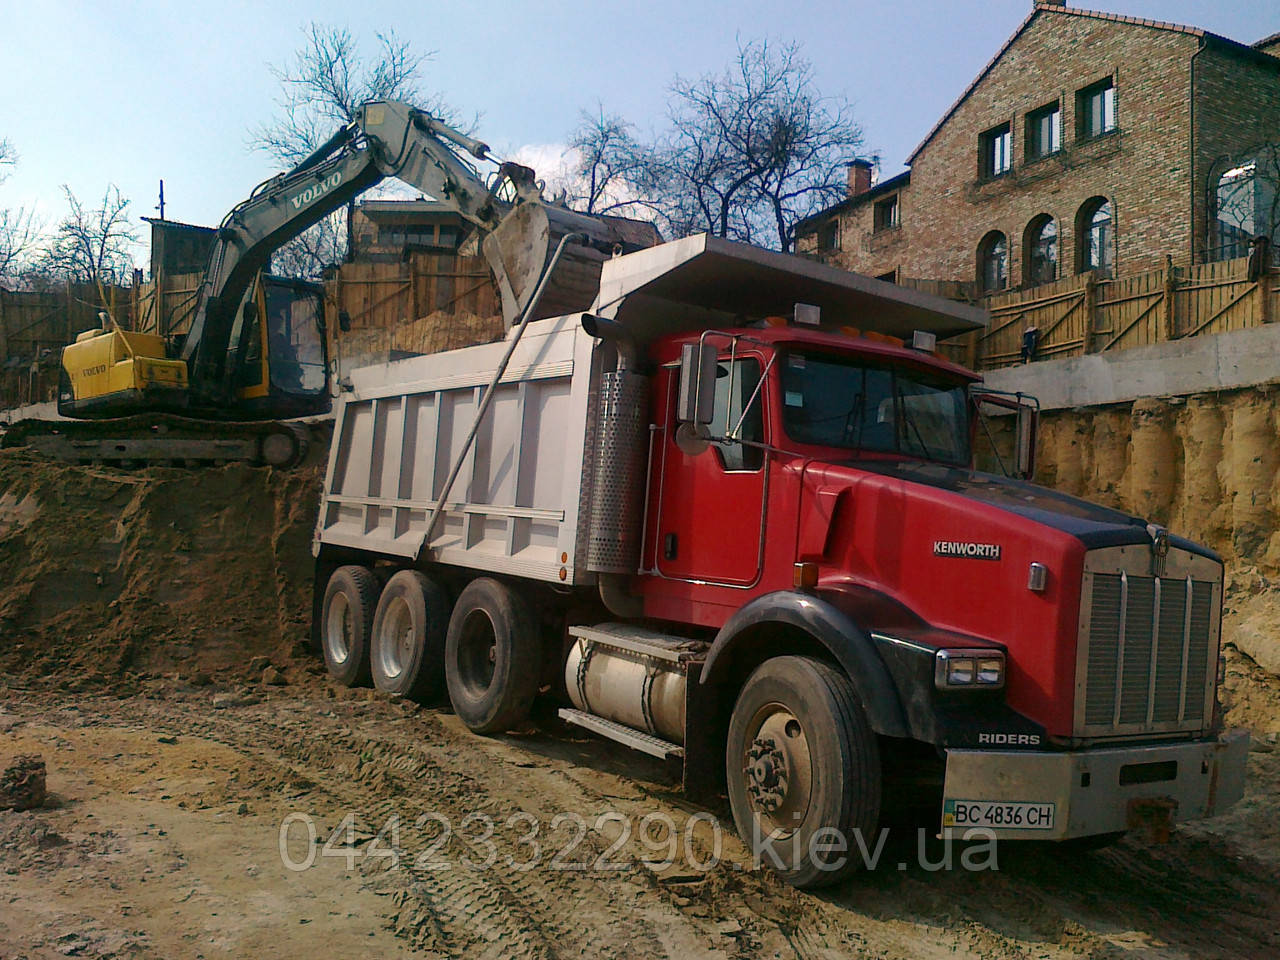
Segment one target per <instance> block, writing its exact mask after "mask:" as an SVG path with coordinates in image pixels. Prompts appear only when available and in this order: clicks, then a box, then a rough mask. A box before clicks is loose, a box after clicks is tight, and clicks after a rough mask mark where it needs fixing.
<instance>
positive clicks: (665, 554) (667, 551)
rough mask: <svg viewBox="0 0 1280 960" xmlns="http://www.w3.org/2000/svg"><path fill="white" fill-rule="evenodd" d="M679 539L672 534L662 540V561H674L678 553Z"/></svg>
mask: <svg viewBox="0 0 1280 960" xmlns="http://www.w3.org/2000/svg"><path fill="white" fill-rule="evenodd" d="M678 547H679V539H678V538H677V537H676V535H675V534H674V533H668V534H667V535H666V536H665V537H663V538H662V558H663V559H664V560H674V559H675V558H676V553H677V552H678Z"/></svg>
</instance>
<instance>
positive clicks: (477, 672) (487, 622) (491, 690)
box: [444, 577, 542, 733]
mask: <svg viewBox="0 0 1280 960" xmlns="http://www.w3.org/2000/svg"><path fill="white" fill-rule="evenodd" d="M444 673H445V682H446V684H447V685H448V687H449V701H450V702H451V703H452V704H453V710H454V712H455V713H456V714H457V715H458V716H459V718H461V720H462V722H463V723H465V724H466V725H467V726H468V727H469V728H470V729H471V730H473V731H475V732H476V733H501V732H502V731H504V730H509V729H511V727H513V726H515V725H516V724H517V723H519V722H520V721H521V720H523V719H524V718H525V717H526V716H528V713H529V708H530V706H532V704H533V697H534V695H535V694H536V693H537V692H538V683H539V678H540V677H541V674H542V644H541V642H540V639H539V637H538V630H537V621H536V620H535V619H534V616H533V613H532V612H531V611H530V610H529V605H528V604H527V603H526V602H525V599H524V598H523V597H522V596H520V594H518V593H516V592H515V591H514V590H512V589H511V588H510V587H508V586H507V585H506V584H503V583H499V582H498V581H497V580H491V579H489V578H488V577H481V578H479V579H478V580H472V581H471V582H470V583H469V584H467V586H466V587H465V588H464V589H463V591H462V593H461V594H459V595H458V602H457V603H456V604H454V607H453V615H452V616H451V617H450V618H449V633H448V636H447V637H446V639H445V655H444Z"/></svg>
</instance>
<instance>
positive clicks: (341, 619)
mask: <svg viewBox="0 0 1280 960" xmlns="http://www.w3.org/2000/svg"><path fill="white" fill-rule="evenodd" d="M351 620H352V617H351V603H350V601H348V600H347V595H346V594H345V593H341V592H339V593H335V594H334V595H333V600H332V601H331V602H330V603H329V616H328V617H326V618H325V622H324V648H325V651H326V652H327V653H328V654H329V659H330V660H331V661H332V662H333V663H334V664H335V665H340V664H344V663H346V662H347V657H349V656H351V635H352V633H353V626H352V623H351Z"/></svg>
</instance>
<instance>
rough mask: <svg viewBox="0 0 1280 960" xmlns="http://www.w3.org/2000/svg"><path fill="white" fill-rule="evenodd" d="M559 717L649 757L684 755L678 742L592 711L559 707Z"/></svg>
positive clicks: (665, 757)
mask: <svg viewBox="0 0 1280 960" xmlns="http://www.w3.org/2000/svg"><path fill="white" fill-rule="evenodd" d="M560 719H561V720H563V721H564V722H565V723H571V724H573V725H574V726H576V727H582V728H583V729H584V730H590V731H591V732H592V733H598V734H599V735H600V736H602V737H607V738H608V739H610V740H614V741H616V742H617V743H621V744H622V745H623V746H627V747H630V748H631V749H632V750H639V751H640V752H641V753H647V754H649V756H651V757H657V758H658V759H659V760H666V759H668V758H670V757H683V756H684V747H682V746H680V745H679V744H676V743H669V742H667V741H666V740H661V739H659V738H658V737H655V736H651V735H650V734H647V733H642V732H641V731H639V730H632V729H631V728H630V727H627V726H623V725H622V724H620V723H614V722H613V721H612V720H606V719H605V718H604V717H597V716H596V715H595V714H593V713H584V712H583V711H581V710H574V709H572V708H570V707H561V708H560Z"/></svg>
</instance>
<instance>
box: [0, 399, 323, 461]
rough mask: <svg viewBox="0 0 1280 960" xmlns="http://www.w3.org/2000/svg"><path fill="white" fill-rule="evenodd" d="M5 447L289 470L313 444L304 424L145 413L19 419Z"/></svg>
mask: <svg viewBox="0 0 1280 960" xmlns="http://www.w3.org/2000/svg"><path fill="white" fill-rule="evenodd" d="M0 446H3V447H27V448H28V449H31V450H34V451H36V452H37V453H39V454H41V455H43V456H46V457H49V458H51V459H54V460H63V461H66V462H69V463H102V464H109V465H115V466H125V467H130V466H139V467H140V466H151V465H155V466H179V467H198V466H204V465H209V464H222V463H230V462H240V463H250V464H254V465H258V466H271V467H275V468H277V469H282V470H287V469H289V468H291V467H295V466H297V465H298V464H300V463H302V462H303V460H304V459H305V458H306V455H307V450H308V448H309V446H310V431H309V430H308V429H307V427H306V425H305V424H301V423H281V422H280V421H262V422H242V421H219V420H197V419H194V418H191V417H182V416H177V415H175V414H166V413H147V414H140V415H138V416H133V417H120V418H117V419H112V420H19V421H18V422H17V423H15V424H13V425H12V426H10V427H9V428H8V429H7V430H5V432H4V436H3V439H0Z"/></svg>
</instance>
